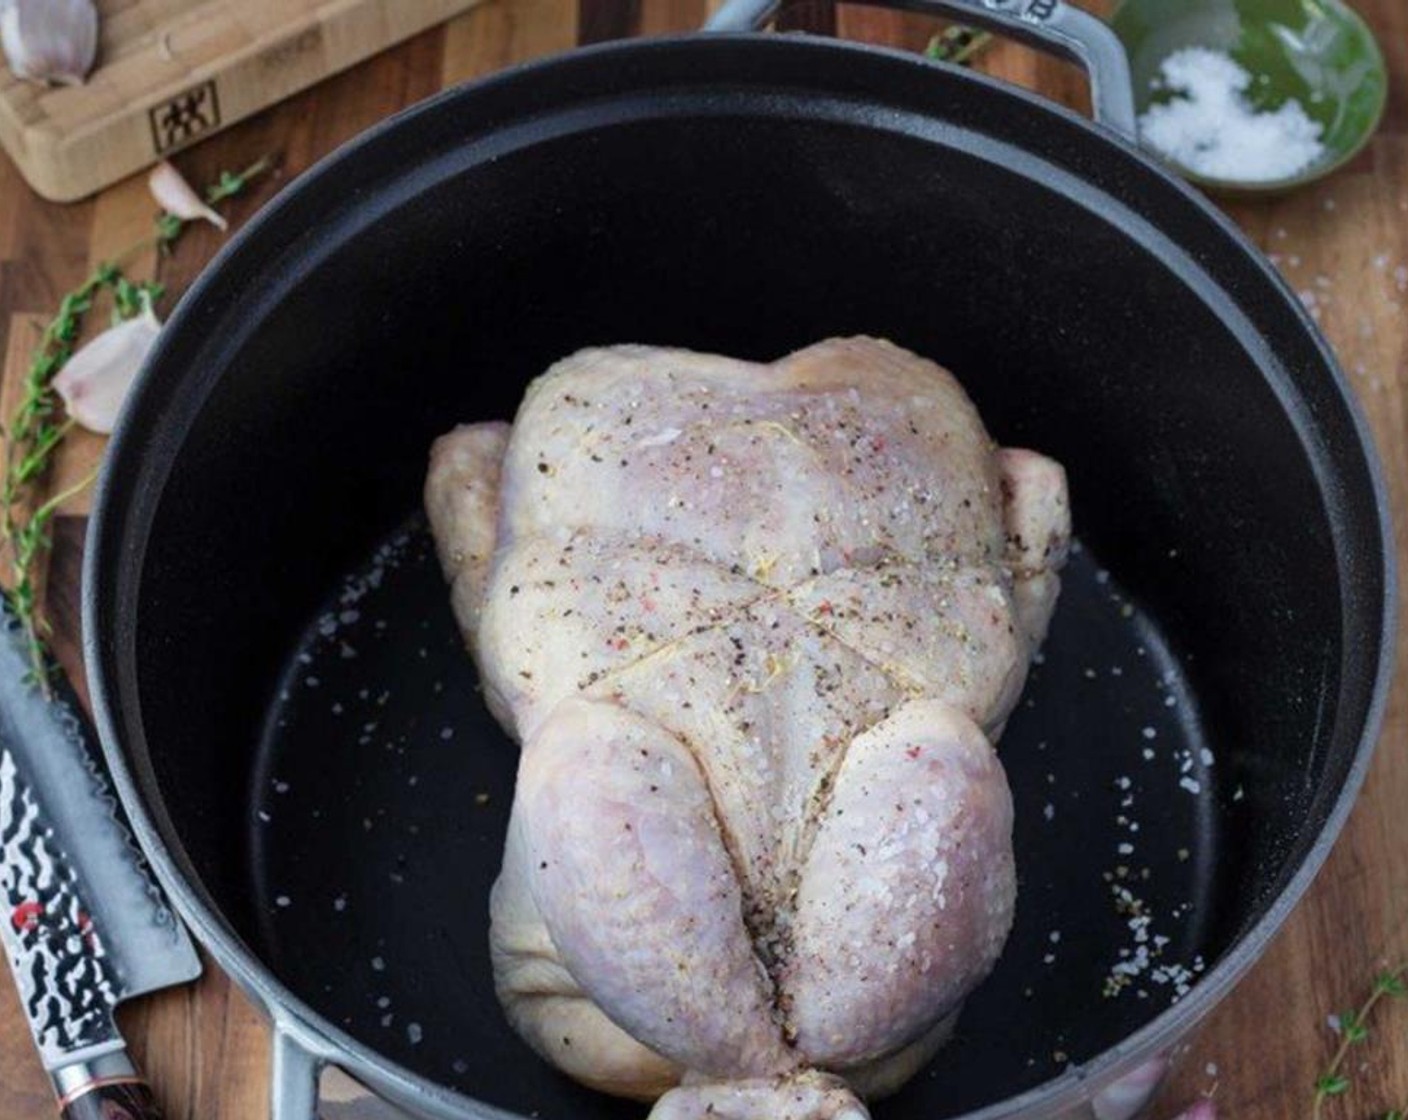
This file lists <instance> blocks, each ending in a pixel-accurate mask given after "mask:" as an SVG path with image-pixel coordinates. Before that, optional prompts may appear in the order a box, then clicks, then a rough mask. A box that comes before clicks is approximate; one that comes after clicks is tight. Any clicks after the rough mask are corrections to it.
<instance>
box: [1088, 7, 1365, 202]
mask: <svg viewBox="0 0 1408 1120" xmlns="http://www.w3.org/2000/svg"><path fill="white" fill-rule="evenodd" d="M1110 22H1111V25H1112V26H1113V27H1114V29H1115V32H1116V34H1118V35H1119V37H1120V39H1121V41H1123V43H1124V47H1125V50H1126V51H1127V52H1128V54H1129V62H1130V68H1131V70H1132V71H1133V75H1134V99H1135V104H1136V105H1137V106H1138V109H1139V112H1140V113H1141V114H1142V113H1144V112H1145V110H1147V109H1148V108H1149V106H1150V104H1151V103H1153V102H1154V101H1155V100H1156V99H1161V98H1166V97H1167V96H1168V95H1167V94H1165V93H1160V92H1158V91H1157V90H1155V88H1154V84H1153V83H1154V79H1155V78H1156V77H1157V76H1158V73H1159V67H1160V66H1161V65H1162V63H1163V60H1164V59H1165V58H1167V57H1168V56H1169V55H1170V54H1172V53H1173V52H1174V51H1178V50H1182V49H1184V48H1186V47H1208V48H1211V49H1213V50H1220V51H1226V52H1227V53H1228V54H1230V55H1231V56H1232V57H1233V58H1234V59H1235V60H1236V61H1237V62H1238V63H1239V64H1240V65H1241V66H1242V67H1243V68H1244V69H1245V70H1247V71H1248V72H1249V73H1250V74H1252V75H1253V78H1254V80H1253V82H1252V88H1251V89H1250V90H1249V91H1248V96H1249V97H1250V98H1251V100H1252V102H1253V104H1255V105H1256V107H1257V108H1258V109H1266V110H1273V109H1276V108H1277V107H1278V106H1280V105H1282V104H1283V103H1285V102H1286V101H1287V100H1289V99H1290V98H1293V97H1294V98H1296V99H1297V100H1299V101H1300V103H1301V104H1302V105H1303V106H1304V107H1305V111H1306V113H1307V114H1308V115H1309V116H1310V117H1312V118H1313V119H1314V120H1316V121H1318V122H1319V123H1320V124H1321V126H1322V127H1323V129H1324V131H1323V132H1322V134H1321V137H1320V140H1321V143H1322V144H1324V146H1325V152H1324V154H1323V155H1322V156H1321V157H1320V159H1318V160H1317V161H1316V162H1315V163H1313V164H1312V165H1311V166H1309V167H1307V168H1306V169H1305V170H1304V171H1301V172H1300V173H1298V174H1297V175H1295V176H1293V177H1291V178H1288V179H1277V180H1270V181H1265V182H1260V181H1256V182H1245V181H1240V180H1232V179H1210V178H1208V177H1207V176H1204V175H1198V174H1196V173H1194V172H1192V171H1190V170H1188V169H1187V168H1185V167H1182V166H1180V165H1178V164H1177V163H1175V162H1174V161H1171V160H1167V159H1166V157H1161V158H1165V159H1166V162H1169V163H1170V164H1171V165H1172V166H1173V167H1174V168H1175V170H1177V171H1178V173H1179V174H1180V175H1183V176H1185V177H1186V178H1188V179H1190V180H1191V181H1193V182H1195V183H1197V184H1199V185H1200V186H1203V187H1206V188H1208V189H1210V190H1215V191H1220V192H1225V193H1230V194H1241V195H1248V194H1276V193H1281V192H1284V191H1288V190H1291V189H1293V188H1295V187H1299V186H1303V185H1304V184H1306V183H1311V182H1314V181H1315V180H1317V179H1322V178H1324V177H1325V176H1326V175H1329V174H1330V173H1331V172H1333V171H1335V170H1336V169H1337V168H1340V167H1342V166H1344V164H1346V163H1348V162H1349V161H1350V160H1351V159H1353V158H1354V157H1355V155H1357V154H1358V153H1359V152H1360V151H1361V150H1362V149H1363V147H1364V145H1365V144H1367V143H1368V142H1369V138H1370V137H1371V136H1372V135H1373V134H1374V130H1375V129H1376V128H1378V126H1379V121H1380V119H1381V118H1382V117H1383V113H1384V104H1385V102H1386V100H1387V97H1388V74H1387V67H1386V66H1385V65H1384V56H1383V52H1382V51H1380V50H1379V44H1378V42H1377V41H1376V40H1375V38H1374V33H1373V32H1372V31H1370V30H1369V27H1368V25H1367V24H1365V22H1364V21H1363V20H1362V19H1360V18H1359V16H1358V14H1357V13H1355V12H1354V11H1352V10H1351V9H1350V8H1349V7H1347V6H1346V5H1345V4H1344V3H1342V2H1341V0H1124V2H1123V3H1121V4H1120V5H1119V7H1118V8H1117V9H1116V10H1115V13H1114V15H1113V16H1112V17H1111V20H1110ZM1151 150H1152V149H1151ZM1154 154H1155V155H1160V153H1158V152H1155V153H1154Z"/></svg>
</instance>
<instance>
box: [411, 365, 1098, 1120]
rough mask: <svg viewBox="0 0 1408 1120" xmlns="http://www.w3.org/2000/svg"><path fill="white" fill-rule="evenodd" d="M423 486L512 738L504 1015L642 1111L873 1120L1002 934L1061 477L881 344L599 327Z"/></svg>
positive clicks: (498, 891)
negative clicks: (504, 420) (647, 1103)
mask: <svg viewBox="0 0 1408 1120" xmlns="http://www.w3.org/2000/svg"><path fill="white" fill-rule="evenodd" d="M426 506H427V510H428V512H429V516H430V520H431V527H432V530H433V531H434V534H435V537H436V541H437V543H438V546H439V549H440V557H441V562H442V564H443V566H444V570H445V574H446V577H447V579H448V580H449V581H450V583H451V587H452V602H453V605H454V609H455V613H456V616H457V618H458V619H459V622H460V624H461V626H462V628H463V630H464V633H465V637H466V640H467V642H468V645H469V648H470V650H471V652H472V653H473V655H474V657H475V659H476V661H477V663H478V666H479V670H480V674H481V678H482V680H483V684H484V689H485V695H486V697H487V699H488V702H489V704H490V706H491V707H492V709H493V711H494V712H495V714H496V715H497V716H498V718H499V719H500V720H501V721H502V722H503V724H504V726H505V727H506V728H507V729H508V730H509V731H510V732H511V733H512V734H513V735H514V736H515V737H516V738H517V739H518V740H519V741H520V742H521V743H522V745H523V755H522V759H521V762H520V767H519V775H518V786H517V794H516V798H515V802H514V807H513V815H512V821H511V824H510V830H509V837H508V842H507V845H506V849H505V853H504V865H503V870H502V873H501V874H500V877H499V880H498V883H497V884H496V886H495V888H494V893H493V898H492V903H491V920H492V924H491V929H490V938H491V943H492V950H493V959H494V967H495V974H496V980H497V985H498V991H499V996H500V999H501V1001H502V1002H503V1005H504V1008H505V1010H506V1012H507V1014H508V1017H509V1019H510V1021H511V1022H512V1024H513V1025H514V1027H515V1029H517V1030H518V1031H519V1033H521V1034H522V1035H523V1037H524V1038H526V1039H527V1040H528V1041H529V1042H530V1043H531V1044H532V1045H533V1046H534V1047H535V1048H536V1049H537V1050H538V1051H539V1052H540V1053H541V1054H542V1055H543V1056H544V1057H545V1058H547V1059H548V1060H549V1061H551V1062H552V1063H553V1064H555V1065H556V1066H558V1067H559V1068H560V1069H562V1070H564V1071H565V1072H567V1073H568V1074H570V1075H571V1076H573V1077H575V1078H577V1079H578V1080H580V1081H582V1082H584V1083H586V1084H588V1085H591V1086H594V1087H596V1088H599V1089H602V1090H604V1091H607V1092H611V1093H616V1094H621V1095H625V1096H631V1097H636V1098H640V1099H644V1100H655V1099H657V1098H659V1101H658V1103H657V1104H656V1106H655V1110H654V1112H653V1113H652V1117H653V1118H654V1120H703V1118H704V1117H706V1116H708V1117H713V1118H721V1117H722V1118H734V1120H752V1118H755V1117H756V1118H758V1120H763V1118H767V1120H827V1118H833V1117H837V1118H840V1117H847V1118H859V1117H864V1116H865V1115H866V1112H865V1108H864V1105H863V1104H862V1103H861V1102H862V1099H863V1098H864V1097H867V1096H874V1095H878V1094H882V1093H885V1092H889V1091H892V1090H893V1089H895V1088H897V1087H898V1086H899V1085H900V1084H902V1083H903V1081H904V1080H905V1079H907V1078H908V1077H910V1076H912V1074H913V1073H914V1072H915V1071H916V1070H917V1069H918V1068H919V1067H921V1066H922V1065H923V1063H924V1062H925V1061H927V1059H928V1058H929V1057H930V1056H931V1055H932V1053H933V1052H934V1050H935V1049H936V1048H937V1047H938V1046H940V1045H941V1044H942V1043H943V1041H944V1040H945V1038H947V1036H948V1033H949V1032H950V1030H951V1029H952V1025H953V1023H954V1020H955V1018H956V1016H957V1014H958V1012H959V1009H960V1007H961V1005H962V1002H963V999H964V997H965V996H966V995H967V994H968V993H969V992H970V991H971V990H972V989H973V988H974V987H975V986H976V985H977V984H978V983H979V982H980V981H981V980H982V979H983V977H984V976H986V975H987V973H988V972H989V971H990V970H991V968H992V966H993V964H994V962H995V961H996V960H997V957H998V955H999V953H1000V952H1001V950H1002V946H1003V943H1004V941H1005V939H1006V936H1007V933H1008V930H1009V928H1010V926H1011V921H1012V911H1013V905H1014V899H1015V893H1016V881H1015V875H1014V869H1013V853H1012V840H1011V836H1012V803H1011V797H1010V794H1009V791H1008V787H1007V781H1006V778H1005V776H1004V774H1003V770H1002V766H1001V764H1000V762H999V761H998V759H997V756H996V754H995V753H994V750H993V742H994V741H995V739H996V738H997V736H998V735H999V734H1000V731H1001V728H1002V726H1003V724H1004V722H1005V720H1006V719H1007V716H1008V714H1009V713H1010V712H1011V710H1012V708H1013V706H1014V704H1015V703H1016V700H1017V697H1018V695H1019V693H1020V691H1021V688H1022V684H1023V681H1024V678H1025V675H1026V671H1027V665H1028V663H1029V660H1030V657H1031V654H1032V652H1033V651H1034V650H1035V648H1036V646H1037V644H1038V643H1039V642H1040V641H1041V640H1042V638H1043V636H1044V634H1045V630H1046V626H1047V623H1048V621H1049V619H1050V617H1051V612H1052V609H1053V607H1054V605H1055V601H1056V596H1057V592H1058V589H1059V576H1058V572H1059V569H1060V567H1061V565H1062V563H1063V561H1064V558H1065V551H1066V546H1067V541H1068V539H1069V535H1070V519H1069V512H1068V503H1067V496H1066V482H1065V476H1064V473H1063V471H1062V470H1061V468H1060V467H1059V466H1058V465H1057V464H1056V463H1054V462H1052V461H1051V460H1049V459H1046V458H1043V457H1042V456H1040V455H1037V454H1035V453H1033V452H1030V451H1018V450H999V449H998V448H996V447H995V446H994V445H993V443H992V441H991V440H990V438H989V437H988V435H987V432H986V431H985V430H984V428H983V425H982V422H981V420H980V419H979V417H978V415H977V413H976V411H975V410H974V408H973V406H972V404H971V402H970V401H969V400H968V398H967V397H966V395H965V394H964V392H963V390H962V389H961V387H960V386H959V385H958V383H957V382H956V381H955V380H954V378H953V377H952V376H951V375H950V374H949V373H947V372H946V371H945V370H943V369H941V368H940V367H938V366H936V365H934V364H933V363H931V362H928V361H925V360H923V359H922V358H919V357H917V356H915V355H914V354H911V353H909V352H907V351H905V350H902V349H900V348H899V347H896V346H894V345H891V344H890V343H887V342H882V341H877V340H874V339H869V338H854V339H838V340H829V341H826V342H822V343H819V344H817V345H815V346H811V347H808V348H807V349H805V350H802V351H799V352H797V353H795V354H792V355H790V356H788V357H786V358H783V359H781V360H780V361H777V362H774V363H772V364H768V365H761V364H753V363H748V362H741V361H734V360H732V359H728V358H723V357H716V356H711V355H705V354H696V353H691V352H687V351H682V350H669V349H659V348H652V347H642V346H615V347H608V348H602V349H592V350H586V351H582V352H581V353H578V354H576V355H573V356H572V357H570V358H568V359H566V360H565V361H562V362H560V363H558V364H557V365H555V366H554V367H553V368H552V369H551V370H549V371H548V372H547V373H546V374H544V375H543V376H542V377H540V378H539V379H538V380H536V381H535V382H534V383H533V384H532V385H531V386H530V387H529V390H528V393H527V396H526V398H525V400H524V402H523V405H522V407H521V409H520V411H519V414H518V417H517V419H516V420H515V422H514V424H513V426H512V427H511V428H510V427H508V426H507V425H503V424H479V425H468V426H464V427H460V428H457V429H456V430H455V431H453V432H451V433H450V434H448V435H446V436H444V437H443V438H441V439H440V440H439V441H437V442H436V444H435V447H434V449H433V450H432V453H431V465H430V473H429V477H428V480H427V484H426Z"/></svg>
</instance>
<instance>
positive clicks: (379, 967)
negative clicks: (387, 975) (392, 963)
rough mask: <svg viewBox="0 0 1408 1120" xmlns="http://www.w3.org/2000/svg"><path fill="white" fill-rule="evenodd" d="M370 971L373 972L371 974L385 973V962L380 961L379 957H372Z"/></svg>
mask: <svg viewBox="0 0 1408 1120" xmlns="http://www.w3.org/2000/svg"><path fill="white" fill-rule="evenodd" d="M372 971H373V972H385V971H386V962H385V961H384V960H382V959H381V958H380V957H373V958H372Z"/></svg>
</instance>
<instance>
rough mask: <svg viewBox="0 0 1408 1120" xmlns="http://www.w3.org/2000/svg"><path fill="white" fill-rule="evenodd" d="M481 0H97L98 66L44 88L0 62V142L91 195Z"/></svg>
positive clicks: (41, 181) (58, 195) (34, 181)
mask: <svg viewBox="0 0 1408 1120" xmlns="http://www.w3.org/2000/svg"><path fill="white" fill-rule="evenodd" d="M477 2H478V0H97V6H98V10H99V13H100V15H101V18H102V23H101V28H102V30H101V36H100V40H99V45H98V60H97V66H96V68H95V69H94V70H93V72H92V73H91V74H90V75H89V77H88V81H87V82H86V83H85V84H84V85H82V86H76V87H69V86H55V87H52V88H44V87H42V86H38V85H35V84H34V83H32V82H24V81H20V80H19V79H18V78H16V77H15V76H14V75H13V74H12V73H10V71H9V69H8V67H4V66H0V144H2V145H3V146H4V148H5V151H7V152H8V153H9V154H10V158H11V159H13V160H14V161H15V163H16V165H18V167H19V169H20V171H21V172H22V173H23V174H24V177H25V179H26V180H27V181H28V182H29V184H30V186H32V187H33V188H34V189H35V190H36V191H38V192H39V193H40V194H42V195H43V196H44V197H45V198H50V199H54V200H55V201H59V202H68V201H71V200H73V199H78V198H84V197H86V196H88V195H90V194H92V193H93V192H94V191H96V190H98V189H100V188H102V187H105V186H107V185H109V184H110V183H114V182H116V181H117V180H118V179H121V178H123V177H124V176H127V175H130V174H131V173H132V172H134V171H137V170H140V169H141V168H143V167H146V166H147V165H148V164H151V163H153V162H155V161H156V160H159V159H163V158H165V157H166V156H168V155H171V154H172V153H174V152H178V151H180V150H181V149H183V148H186V147H188V146H190V145H191V144H194V143H195V142H197V141H198V140H201V139H203V138H205V137H207V136H210V135H211V134H213V133H215V132H218V131H220V130H221V129H223V128H227V127H228V126H230V125H231V124H234V123H235V122H236V121H240V120H243V119H244V118H245V117H248V116H250V115H251V114H253V113H257V112H258V111H259V110H260V109H264V108H266V107H268V106H269V105H272V104H274V103H275V102H278V101H282V100H283V99H284V98H286V97H288V96H290V95H291V94H294V93H297V92H298V91H299V90H301V89H306V88H307V87H308V86H311V85H313V84H314V83H315V82H319V81H321V80H322V79H324V78H326V77H327V76H328V75H330V74H336V73H337V72H338V71H340V70H345V69H346V68H347V67H349V66H351V65H353V64H354V63H357V62H361V61H362V60H363V59H365V58H367V57H369V56H371V55H374V54H376V53H377V52H379V51H382V50H385V49H386V48H387V47H389V46H392V45H393V44H395V43H399V42H401V41H402V40H404V39H407V38H409V37H410V36H412V35H414V34H416V33H417V32H419V31H423V30H425V29H426V28H427V27H430V26H432V25H434V24H437V23H440V22H442V21H443V20H446V19H448V18H449V17H451V16H453V15H456V14H458V13H460V12H463V11H465V10H466V9H468V8H470V7H473V6H474V4H475V3H477Z"/></svg>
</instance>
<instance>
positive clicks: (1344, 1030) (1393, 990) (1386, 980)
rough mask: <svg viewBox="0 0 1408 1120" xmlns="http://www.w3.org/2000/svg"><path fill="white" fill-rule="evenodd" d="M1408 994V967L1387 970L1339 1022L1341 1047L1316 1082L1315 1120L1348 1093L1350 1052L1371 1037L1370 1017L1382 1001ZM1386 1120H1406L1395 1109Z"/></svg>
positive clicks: (1379, 975)
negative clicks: (1333, 1099) (1330, 1103)
mask: <svg viewBox="0 0 1408 1120" xmlns="http://www.w3.org/2000/svg"><path fill="white" fill-rule="evenodd" d="M1405 992H1408V963H1405V964H1402V965H1400V966H1398V967H1397V968H1392V969H1388V970H1386V971H1384V972H1381V973H1379V974H1378V975H1377V976H1376V977H1374V985H1373V987H1372V988H1371V989H1370V992H1369V996H1368V998H1367V999H1365V1001H1364V1004H1363V1006H1361V1007H1360V1008H1359V1010H1358V1011H1349V1012H1346V1013H1345V1014H1344V1015H1343V1016H1341V1018H1340V1036H1341V1037H1340V1044H1339V1048H1338V1049H1337V1050H1336V1051H1335V1054H1334V1057H1333V1058H1331V1059H1330V1064H1329V1066H1327V1067H1326V1069H1325V1072H1324V1073H1322V1074H1321V1075H1320V1076H1319V1077H1318V1078H1316V1079H1315V1108H1314V1111H1313V1113H1312V1117H1313V1120H1320V1118H1321V1116H1322V1115H1323V1113H1324V1110H1325V1102H1326V1101H1327V1100H1329V1099H1330V1098H1331V1097H1338V1096H1341V1095H1343V1094H1344V1093H1346V1092H1348V1091H1349V1087H1350V1080H1349V1077H1348V1075H1346V1074H1345V1072H1344V1065H1345V1059H1346V1058H1348V1057H1349V1052H1350V1050H1351V1049H1352V1048H1353V1047H1354V1046H1356V1045H1358V1044H1359V1043H1361V1042H1363V1041H1364V1040H1365V1039H1366V1038H1368V1037H1369V1016H1370V1015H1371V1014H1373V1011H1374V1008H1375V1007H1377V1006H1378V1004H1379V1001H1380V1000H1382V999H1384V998H1385V997H1388V998H1391V999H1397V998H1402V997H1403V995H1404V994H1405ZM1384 1120H1403V1113H1402V1112H1401V1111H1400V1110H1397V1109H1395V1110H1394V1111H1392V1112H1390V1113H1388V1115H1387V1116H1385V1117H1384Z"/></svg>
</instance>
